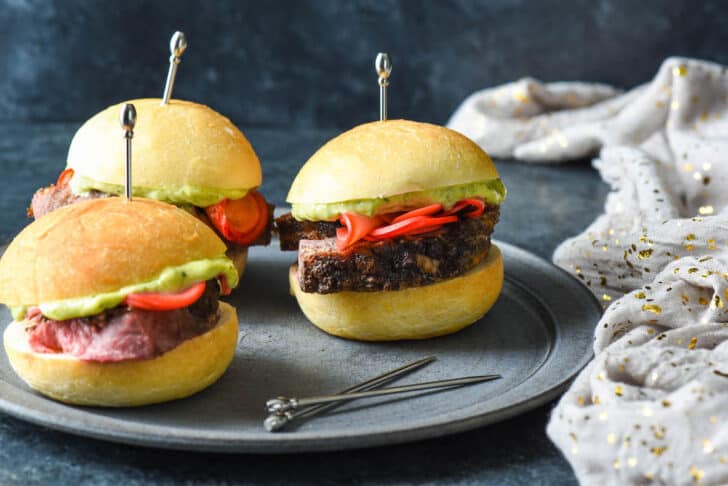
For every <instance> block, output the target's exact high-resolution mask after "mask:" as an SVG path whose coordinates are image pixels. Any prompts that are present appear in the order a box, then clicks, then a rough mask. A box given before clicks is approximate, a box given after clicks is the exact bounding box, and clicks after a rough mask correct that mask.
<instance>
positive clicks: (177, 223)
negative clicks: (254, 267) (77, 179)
mask: <svg viewBox="0 0 728 486" xmlns="http://www.w3.org/2000/svg"><path fill="white" fill-rule="evenodd" d="M224 253H225V244H224V243H223V242H222V241H221V240H220V238H218V236H217V235H216V234H215V232H214V231H212V229H210V228H209V227H208V226H207V225H206V224H204V223H203V222H201V221H200V220H198V219H197V218H195V217H194V216H192V215H190V214H189V213H187V212H186V211H184V210H182V209H179V208H177V207H175V206H172V205H169V204H166V203H162V202H159V201H154V200H150V199H141V198H134V199H133V200H132V201H127V200H125V199H124V198H120V197H111V198H105V199H95V200H87V201H82V202H78V203H75V204H71V205H70V206H65V207H62V208H60V209H57V210H55V211H53V212H51V213H48V214H47V215H45V216H43V217H42V218H40V219H38V220H36V221H34V222H33V223H31V224H30V225H28V226H27V227H26V228H25V229H24V230H23V231H21V232H20V234H18V236H16V237H15V239H14V240H13V242H12V243H10V245H9V246H8V249H7V250H6V251H5V254H4V255H3V257H2V259H0V302H3V303H5V304H8V305H11V306H13V305H15V306H17V305H35V304H41V303H45V302H51V301H55V300H60V299H68V298H74V297H88V296H91V295H94V294H97V293H102V292H112V291H115V290H118V289H119V288H121V287H124V286H126V285H131V284H136V283H141V282H145V281H149V280H152V279H154V278H156V277H157V276H158V275H159V274H160V273H161V271H162V270H163V269H164V268H166V267H170V266H177V265H182V264H184V263H187V262H190V261H193V260H199V259H205V258H216V257H220V256H222V255H223V254H224Z"/></svg>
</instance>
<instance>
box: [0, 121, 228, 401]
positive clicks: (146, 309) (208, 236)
mask: <svg viewBox="0 0 728 486" xmlns="http://www.w3.org/2000/svg"><path fill="white" fill-rule="evenodd" d="M117 133H118V130H117ZM225 250H226V247H225V244H224V243H223V242H222V241H221V240H220V238H218V237H217V235H216V234H215V232H214V231H212V230H211V229H210V228H209V227H208V226H207V225H205V224H204V223H202V222H201V221H200V220H199V219H198V218H195V217H193V216H191V215H190V214H189V213H188V212H186V211H183V210H181V209H179V208H177V207H175V206H172V205H169V204H166V203H163V202H159V201H155V200H151V199H141V198H135V199H133V200H131V201H129V200H126V199H123V198H118V197H114V198H101V199H92V200H84V201H78V202H76V203H75V204H72V205H69V206H65V207H62V208H60V209H58V210H56V211H53V212H52V213H49V214H47V215H46V216H44V217H42V218H40V219H38V220H36V221H34V222H33V223H31V224H30V225H29V226H27V227H26V228H25V229H24V230H23V231H22V232H21V233H20V234H19V235H18V236H17V237H16V238H15V239H14V240H13V242H12V243H11V244H10V245H9V246H8V249H7V250H6V252H5V254H4V255H3V256H2V259H0V302H3V303H4V304H5V305H7V306H8V307H9V308H10V310H11V312H12V315H13V319H14V320H13V322H11V323H10V324H9V325H8V326H7V328H6V329H5V332H4V340H3V341H4V345H5V351H6V352H7V355H8V357H9V359H10V364H11V365H12V367H13V369H14V370H15V372H16V373H17V374H18V375H19V376H20V377H21V378H22V379H23V380H24V381H25V382H26V383H28V385H30V386H31V387H32V388H34V389H35V390H37V391H39V392H40V393H42V394H44V395H47V396H49V397H51V398H54V399H56V400H60V401H63V402H67V403H71V404H78V405H97V406H109V407H121V406H135V405H145V404H149V403H157V402H163V401H167V400H173V399H177V398H181V397H185V396H188V395H191V394H193V393H196V392H198V391H200V390H202V389H204V388H206V387H207V386H209V385H210V384H212V383H213V382H215V381H216V380H217V379H218V378H219V377H220V376H221V375H222V374H223V372H224V371H225V370H226V369H227V367H228V365H229V364H230V362H231V360H232V358H233V354H234V352H235V347H236V345H237V333H238V319H237V314H236V312H235V309H233V308H232V307H231V306H229V305H228V304H225V303H223V302H218V297H219V295H220V294H227V293H229V292H230V289H231V288H232V287H235V286H236V285H237V283H238V273H237V271H236V269H235V266H234V264H233V262H232V261H231V260H230V259H229V258H228V257H227V256H225Z"/></svg>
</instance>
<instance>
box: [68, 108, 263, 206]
mask: <svg viewBox="0 0 728 486" xmlns="http://www.w3.org/2000/svg"><path fill="white" fill-rule="evenodd" d="M125 103H133V104H134V107H135V108H136V111H137V115H138V117H137V123H136V126H135V127H134V142H133V144H134V145H133V162H134V170H133V171H132V178H133V179H132V180H133V185H134V186H135V189H136V188H137V187H138V188H143V189H153V190H154V189H157V190H158V189H164V188H172V189H178V188H180V187H183V186H184V187H186V188H189V189H190V190H192V191H193V192H194V191H195V190H198V191H199V190H204V191H208V192H215V190H222V191H225V190H249V189H253V188H255V187H258V186H259V185H260V183H261V181H262V174H261V169H260V161H259V160H258V156H257V155H256V154H255V152H254V151H253V148H252V147H251V145H250V142H248V140H247V139H246V138H245V136H244V135H243V134H242V132H241V131H240V130H238V128H237V127H236V126H235V125H233V123H232V122H231V121H230V120H229V119H228V118H226V117H224V116H222V115H221V114H219V113H217V112H216V111H214V110H212V109H210V108H208V107H207V106H204V105H200V104H197V103H192V102H189V101H182V100H171V101H170V102H169V104H167V105H162V104H161V101H160V100H159V99H156V98H155V99H139V100H131V101H128V102H125ZM121 106H122V103H120V104H118V105H113V106H110V107H108V108H106V109H105V110H103V111H102V112H100V113H97V114H96V115H94V116H93V117H91V118H90V119H89V120H88V121H87V122H86V123H84V124H83V126H81V128H80V129H79V130H78V132H76V135H75V136H74V137H73V140H72V141H71V147H70V149H69V151H68V167H70V168H72V169H73V170H74V172H75V174H78V175H80V176H83V177H86V178H88V179H92V180H93V181H95V182H99V183H102V184H113V185H116V186H123V185H124V167H125V163H124V151H123V150H122V147H123V145H122V140H123V139H122V137H121V134H122V132H121V127H120V126H119V110H120V109H121ZM239 197H242V196H239ZM220 199H222V197H220ZM173 202H184V201H179V200H177V201H173Z"/></svg>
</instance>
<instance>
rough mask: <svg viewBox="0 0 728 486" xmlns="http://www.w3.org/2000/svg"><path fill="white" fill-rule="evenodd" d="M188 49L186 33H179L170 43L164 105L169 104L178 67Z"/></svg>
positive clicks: (163, 97)
mask: <svg viewBox="0 0 728 486" xmlns="http://www.w3.org/2000/svg"><path fill="white" fill-rule="evenodd" d="M185 49H187V38H186V37H185V34H184V32H180V31H177V32H175V33H174V34H173V35H172V39H170V41H169V52H170V54H171V55H170V56H169V71H167V82H166V83H164V93H162V104H163V105H166V104H167V103H169V99H170V98H171V97H172V90H173V89H174V79H175V78H176V77H177V67H178V66H179V63H180V62H181V61H182V54H183V53H184V52H185Z"/></svg>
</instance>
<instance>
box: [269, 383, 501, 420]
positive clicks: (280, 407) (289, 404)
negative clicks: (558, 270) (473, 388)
mask: <svg viewBox="0 0 728 486" xmlns="http://www.w3.org/2000/svg"><path fill="white" fill-rule="evenodd" d="M500 377H501V376H500V375H483V376H468V377H465V378H455V379H452V380H440V381H430V382H426V383H417V384H414V385H403V386H393V387H391V388H380V389H378V390H369V391H361V392H353V393H345V394H343V395H323V396H320V397H307V398H286V397H278V398H274V399H272V400H268V402H267V403H266V407H267V408H268V412H270V413H283V412H287V411H289V410H296V409H298V408H301V407H307V406H310V405H318V404H320V403H332V402H340V401H342V400H353V399H355V398H369V397H379V396H383V395H393V394H395V393H406V392H412V391H418V390H431V389H433V388H446V387H456V386H464V385H472V384H475V383H482V382H484V381H491V380H497V379H498V378H500Z"/></svg>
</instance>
